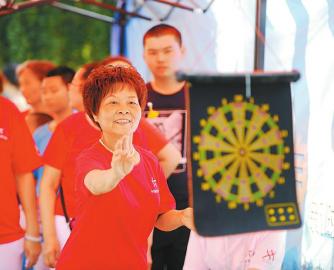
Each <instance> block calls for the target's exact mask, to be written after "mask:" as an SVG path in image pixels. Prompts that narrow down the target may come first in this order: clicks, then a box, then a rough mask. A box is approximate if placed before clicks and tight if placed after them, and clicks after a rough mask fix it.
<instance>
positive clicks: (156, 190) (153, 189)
mask: <svg viewBox="0 0 334 270" xmlns="http://www.w3.org/2000/svg"><path fill="white" fill-rule="evenodd" d="M151 181H152V186H153V188H152V189H151V192H152V193H159V186H158V184H157V180H155V179H154V178H153V177H152V180H151Z"/></svg>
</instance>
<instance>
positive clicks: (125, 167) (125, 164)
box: [111, 135, 140, 181]
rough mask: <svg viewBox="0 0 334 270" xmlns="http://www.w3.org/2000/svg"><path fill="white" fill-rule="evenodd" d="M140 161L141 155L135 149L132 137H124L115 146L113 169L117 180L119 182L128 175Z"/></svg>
mask: <svg viewBox="0 0 334 270" xmlns="http://www.w3.org/2000/svg"><path fill="white" fill-rule="evenodd" d="M139 161H140V156H139V153H138V152H137V151H136V149H135V148H134V147H133V144H132V137H131V136H127V135H125V136H123V137H122V138H121V139H119V140H118V141H117V142H116V144H115V150H114V152H113V157H112V160H111V168H112V171H113V175H114V177H115V179H118V180H119V181H120V180H121V179H123V178H124V177H125V176H126V175H128V174H129V173H130V172H131V171H132V169H133V167H134V166H136V165H137V164H138V163H139Z"/></svg>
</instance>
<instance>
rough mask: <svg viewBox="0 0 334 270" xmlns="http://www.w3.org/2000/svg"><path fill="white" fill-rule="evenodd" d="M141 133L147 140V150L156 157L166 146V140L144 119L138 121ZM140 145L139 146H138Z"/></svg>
mask: <svg viewBox="0 0 334 270" xmlns="http://www.w3.org/2000/svg"><path fill="white" fill-rule="evenodd" d="M140 127H141V129H142V132H143V133H144V135H145V136H146V138H147V148H148V150H150V151H151V152H152V153H153V154H155V155H157V154H158V153H159V151H160V150H161V149H162V148H163V147H164V146H166V144H168V140H167V139H166V137H165V136H164V134H162V133H161V132H160V131H159V130H158V129H157V128H156V127H155V126H154V125H152V124H151V123H149V122H148V121H147V120H146V119H145V118H142V119H141V121H140ZM139 145H140V144H139Z"/></svg>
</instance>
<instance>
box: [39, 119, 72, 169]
mask: <svg viewBox="0 0 334 270" xmlns="http://www.w3.org/2000/svg"><path fill="white" fill-rule="evenodd" d="M67 146H68V140H67V139H66V136H65V131H64V129H63V126H62V124H59V125H58V126H57V128H56V130H55V132H54V133H53V134H52V137H51V139H50V141H49V143H48V145H47V147H46V149H45V152H44V155H43V159H44V162H45V164H48V165H50V166H52V167H55V168H57V169H59V170H62V169H63V167H64V165H65V161H66V158H67V154H68V152H67V151H68V147H67Z"/></svg>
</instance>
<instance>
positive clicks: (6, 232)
mask: <svg viewBox="0 0 334 270" xmlns="http://www.w3.org/2000/svg"><path fill="white" fill-rule="evenodd" d="M0 164H1V170H0V200H1V202H0V268H1V269H11V270H18V269H21V265H22V253H23V252H24V253H25V255H26V257H27V265H26V266H27V267H28V268H30V267H31V266H32V265H34V264H35V263H36V260H37V258H38V255H39V253H40V250H41V246H40V236H39V226H38V222H37V209H36V197H35V180H34V178H33V175H32V171H33V170H34V169H35V168H37V167H39V166H41V159H40V157H39V156H38V154H37V152H36V149H35V147H34V143H33V139H32V137H31V134H30V132H29V130H28V127H27V125H26V123H25V121H24V119H23V117H22V114H21V113H20V112H19V111H18V109H17V108H16V107H15V105H14V104H13V103H11V102H10V101H9V100H7V99H5V98H3V97H0ZM17 194H18V196H19V199H20V202H21V204H22V207H23V211H24V214H25V218H26V230H25V232H24V231H23V229H22V228H21V227H20V224H19V219H20V211H19V205H18V200H17Z"/></svg>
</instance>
